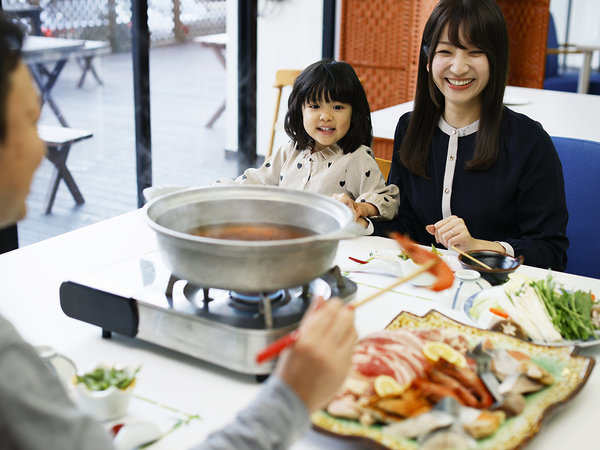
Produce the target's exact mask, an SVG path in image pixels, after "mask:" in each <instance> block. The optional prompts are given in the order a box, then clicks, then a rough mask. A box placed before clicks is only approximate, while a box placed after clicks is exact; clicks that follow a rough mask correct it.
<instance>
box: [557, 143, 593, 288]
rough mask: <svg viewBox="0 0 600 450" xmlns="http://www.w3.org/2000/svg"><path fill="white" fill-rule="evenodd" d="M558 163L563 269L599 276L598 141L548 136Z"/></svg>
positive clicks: (578, 273)
mask: <svg viewBox="0 0 600 450" xmlns="http://www.w3.org/2000/svg"><path fill="white" fill-rule="evenodd" d="M552 141H553V142H554V146H555V147H556V151H557V152H558V156H559V158H560V161H561V163H562V168H563V175H564V178H565V193H566V198H567V209H568V211H569V222H568V224H567V237H568V238H569V241H570V243H569V249H568V250H567V258H568V260H567V269H566V272H569V273H574V274H577V275H584V276H588V277H593V278H600V239H598V228H599V226H600V183H599V177H600V142H593V141H586V140H583V139H572V138H563V137H555V136H554V137H552Z"/></svg>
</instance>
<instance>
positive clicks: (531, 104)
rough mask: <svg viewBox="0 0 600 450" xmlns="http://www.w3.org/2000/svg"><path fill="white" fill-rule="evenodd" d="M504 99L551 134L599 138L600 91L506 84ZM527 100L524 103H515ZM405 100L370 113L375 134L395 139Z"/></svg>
mask: <svg viewBox="0 0 600 450" xmlns="http://www.w3.org/2000/svg"><path fill="white" fill-rule="evenodd" d="M505 94H506V95H505V99H507V100H509V101H510V102H511V103H515V104H509V105H507V106H508V107H509V108H510V109H512V110H514V111H516V112H519V113H522V114H525V115H527V116H529V117H531V118H532V119H534V120H537V121H538V122H540V123H541V124H542V126H543V127H544V129H545V130H546V131H547V132H548V134H549V135H550V136H561V137H570V138H579V139H587V140H590V141H599V142H600V126H599V124H600V122H599V121H598V117H599V116H598V114H599V111H600V95H588V94H573V93H569V92H559V91H549V90H545V89H531V88H522V87H515V86H507V88H506V93H505ZM522 102H526V103H525V104H516V103H522ZM412 109H413V103H412V102H406V103H402V104H400V105H395V106H390V107H389V108H385V109H380V110H379V111H373V112H372V113H371V121H372V123H373V136H375V137H379V138H385V139H394V131H395V130H396V125H397V124H398V119H399V118H400V116H402V114H404V113H406V112H408V111H412Z"/></svg>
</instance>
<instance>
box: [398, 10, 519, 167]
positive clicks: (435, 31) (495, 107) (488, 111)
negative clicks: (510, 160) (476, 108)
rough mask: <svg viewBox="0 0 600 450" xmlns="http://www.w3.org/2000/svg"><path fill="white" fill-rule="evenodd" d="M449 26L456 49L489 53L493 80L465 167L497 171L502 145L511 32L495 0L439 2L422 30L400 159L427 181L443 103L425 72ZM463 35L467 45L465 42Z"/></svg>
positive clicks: (484, 97)
mask: <svg viewBox="0 0 600 450" xmlns="http://www.w3.org/2000/svg"><path fill="white" fill-rule="evenodd" d="M446 25H447V26H448V38H449V40H450V43H451V44H452V45H454V46H456V47H458V48H461V49H464V48H465V45H467V44H468V45H473V46H475V47H477V48H479V49H481V50H482V51H483V52H484V53H485V55H486V57H487V59H488V62H489V71H490V78H489V81H488V84H487V86H485V88H484V89H483V91H482V93H481V115H480V119H479V130H478V132H477V140H476V144H475V152H474V154H473V158H472V159H471V160H469V161H467V163H466V166H465V167H466V168H467V169H471V170H484V169H487V168H489V167H491V166H493V165H494V163H495V162H496V160H497V158H498V149H499V146H500V139H501V136H500V123H501V120H502V111H503V105H502V98H503V96H504V89H505V87H506V81H507V79H508V31H507V29H506V23H505V21H504V16H503V15H502V11H501V10H500V8H499V7H498V5H497V4H496V2H495V1H493V0H441V1H440V2H439V3H438V4H437V5H436V7H435V8H434V9H433V11H432V13H431V15H430V16H429V19H428V20H427V24H426V25H425V29H424V30H423V39H422V41H421V53H420V56H419V68H418V75H417V91H416V94H415V102H414V109H413V112H412V114H411V118H410V122H409V125H408V130H407V132H406V136H405V137H404V140H403V141H402V146H401V147H400V155H398V156H400V160H401V161H402V164H404V165H405V166H406V167H407V168H408V169H409V170H410V171H411V172H414V173H416V174H417V175H420V176H423V177H426V176H427V175H426V166H427V158H428V156H429V151H430V147H431V139H432V137H433V133H434V131H435V129H436V127H437V125H438V121H439V118H440V116H441V114H442V112H443V110H444V104H445V99H444V96H443V94H442V93H441V92H440V90H439V89H438V88H437V86H436V85H435V83H434V81H433V75H432V74H431V71H428V70H427V67H428V65H429V67H431V63H432V61H433V57H434V55H435V50H436V47H437V45H438V42H439V39H440V36H441V34H442V32H443V30H444V27H445V26H446ZM461 33H462V34H461ZM461 36H464V39H466V41H467V42H461V41H460V38H461Z"/></svg>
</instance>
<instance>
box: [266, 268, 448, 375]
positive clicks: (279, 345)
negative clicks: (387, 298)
mask: <svg viewBox="0 0 600 450" xmlns="http://www.w3.org/2000/svg"><path fill="white" fill-rule="evenodd" d="M438 261H439V259H430V260H428V261H427V262H425V263H424V264H422V265H421V266H419V268H418V269H417V270H415V271H414V272H413V273H411V274H410V275H407V276H405V277H402V278H399V279H398V280H396V281H394V282H393V283H392V284H390V285H389V286H388V287H385V288H383V289H381V290H379V291H377V292H375V293H374V294H372V295H369V296H368V297H367V298H364V299H362V300H360V301H358V302H355V303H350V304H348V305H347V307H348V308H351V309H356V308H358V307H359V306H362V305H364V304H365V303H367V302H370V301H371V300H373V299H374V298H377V297H379V296H380V295H381V294H383V293H385V292H388V291H391V290H392V289H394V288H395V287H398V286H400V285H401V284H403V283H406V282H407V281H409V280H412V279H413V278H416V277H418V276H419V275H421V274H422V273H424V272H427V271H428V270H429V269H431V268H432V267H433V266H435V265H436V264H437V263H438ZM299 336H300V334H299V332H298V330H294V331H292V332H291V333H289V334H286V335H285V336H283V337H281V338H279V339H277V340H276V341H275V342H273V343H272V344H269V345H267V346H266V347H265V348H264V349H263V350H262V351H261V352H260V353H259V354H258V355H256V362H257V363H259V364H260V363H263V362H265V361H268V360H270V359H273V358H275V357H276V356H277V355H279V353H281V352H282V351H283V350H285V348H286V347H288V346H290V345H291V344H293V343H294V342H296V341H297V340H298V337H299Z"/></svg>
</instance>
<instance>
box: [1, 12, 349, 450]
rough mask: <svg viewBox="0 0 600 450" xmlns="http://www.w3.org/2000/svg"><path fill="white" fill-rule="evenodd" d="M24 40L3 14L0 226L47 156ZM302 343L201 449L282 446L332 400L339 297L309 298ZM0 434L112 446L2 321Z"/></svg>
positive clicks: (341, 322) (344, 345)
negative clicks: (22, 54) (24, 59)
mask: <svg viewBox="0 0 600 450" xmlns="http://www.w3.org/2000/svg"><path fill="white" fill-rule="evenodd" d="M22 39H23V38H22V34H21V31H20V29H19V28H18V27H17V26H16V25H15V24H13V23H12V22H10V21H8V20H7V19H5V18H4V17H3V16H2V15H1V13H0V227H1V226H5V225H8V224H10V223H14V222H16V221H17V220H19V219H21V218H23V217H24V215H25V210H26V208H25V199H26V197H27V195H28V193H29V186H30V183H31V180H32V177H33V174H34V172H35V170H36V168H37V167H38V165H39V164H40V162H41V161H42V159H43V157H44V152H45V148H44V144H43V142H42V141H41V140H40V138H39V137H38V134H37V127H36V122H37V119H38V117H39V114H40V100H39V97H38V95H37V92H36V90H35V88H34V86H33V83H32V78H31V75H30V73H29V71H28V69H27V67H26V66H25V65H24V63H23V62H22V61H21V59H20V49H21V44H22ZM9 300H10V299H3V301H9ZM299 336H300V337H299V339H298V340H297V341H296V343H295V344H294V346H293V347H292V348H291V349H289V350H287V351H286V352H285V353H284V354H282V356H281V358H280V360H279V361H278V363H277V366H276V368H275V371H274V374H273V375H272V376H271V377H270V378H269V380H268V381H267V382H266V384H265V385H264V386H263V387H262V389H261V393H260V394H259V396H258V397H257V398H256V399H255V401H254V402H253V403H252V404H250V405H249V406H248V407H247V408H246V409H244V410H243V411H242V412H241V413H240V414H239V416H238V417H237V418H236V419H235V421H234V422H233V423H232V424H230V425H228V426H227V428H225V429H223V430H222V431H217V432H215V433H214V434H212V435H211V436H209V438H208V439H207V440H206V441H205V442H204V443H203V444H200V445H199V446H198V447H197V448H202V449H207V448H210V449H213V448H214V449H217V448H222V449H225V448H227V449H230V448H252V449H272V448H285V447H287V446H288V445H289V444H290V443H291V442H292V440H293V439H294V438H296V437H298V436H299V435H300V434H301V433H302V432H303V431H304V430H305V429H306V428H307V427H308V424H309V412H312V411H315V410H317V409H318V408H320V407H322V406H323V405H324V404H325V403H326V402H327V401H329V400H330V399H331V398H332V397H333V396H334V395H335V393H336V391H337V390H338V388H339V387H340V386H341V384H342V382H343V380H344V378H345V376H346V374H347V372H348V369H349V367H350V360H351V355H352V349H353V347H354V342H355V340H356V331H355V328H354V314H353V312H352V311H351V310H350V309H349V308H346V307H344V305H343V303H342V302H341V301H340V300H338V299H332V300H329V301H327V302H325V301H323V300H322V299H315V300H314V301H313V303H312V305H311V307H310V308H309V310H308V311H307V313H306V315H305V317H304V318H303V320H302V322H301V324H300V332H299ZM199 401H200V399H199ZM0 436H1V438H0V448H2V449H5V448H6V449H11V448H19V449H78V450H82V449H110V448H112V446H113V443H112V439H111V436H110V435H109V433H108V432H107V431H106V430H105V429H104V428H103V427H102V425H101V424H100V423H98V422H96V421H94V420H93V419H92V418H90V417H88V416H85V415H83V414H82V413H81V412H79V410H78V409H77V408H76V407H75V405H74V404H73V403H71V401H70V400H69V398H68V397H67V394H66V393H65V391H64V390H63V388H62V385H61V384H60V382H59V380H58V378H57V377H56V376H55V375H54V374H53V373H52V372H51V371H50V369H48V367H47V366H46V365H45V364H44V362H43V361H42V360H41V359H40V358H39V357H38V356H37V354H36V352H35V350H34V348H33V347H32V346H31V345H29V344H28V343H26V342H25V341H24V340H23V339H22V338H21V337H20V336H19V334H18V332H17V331H16V330H15V329H14V327H13V326H12V325H11V324H10V323H9V322H8V321H7V320H6V319H4V318H3V317H2V316H1V315H0Z"/></svg>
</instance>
